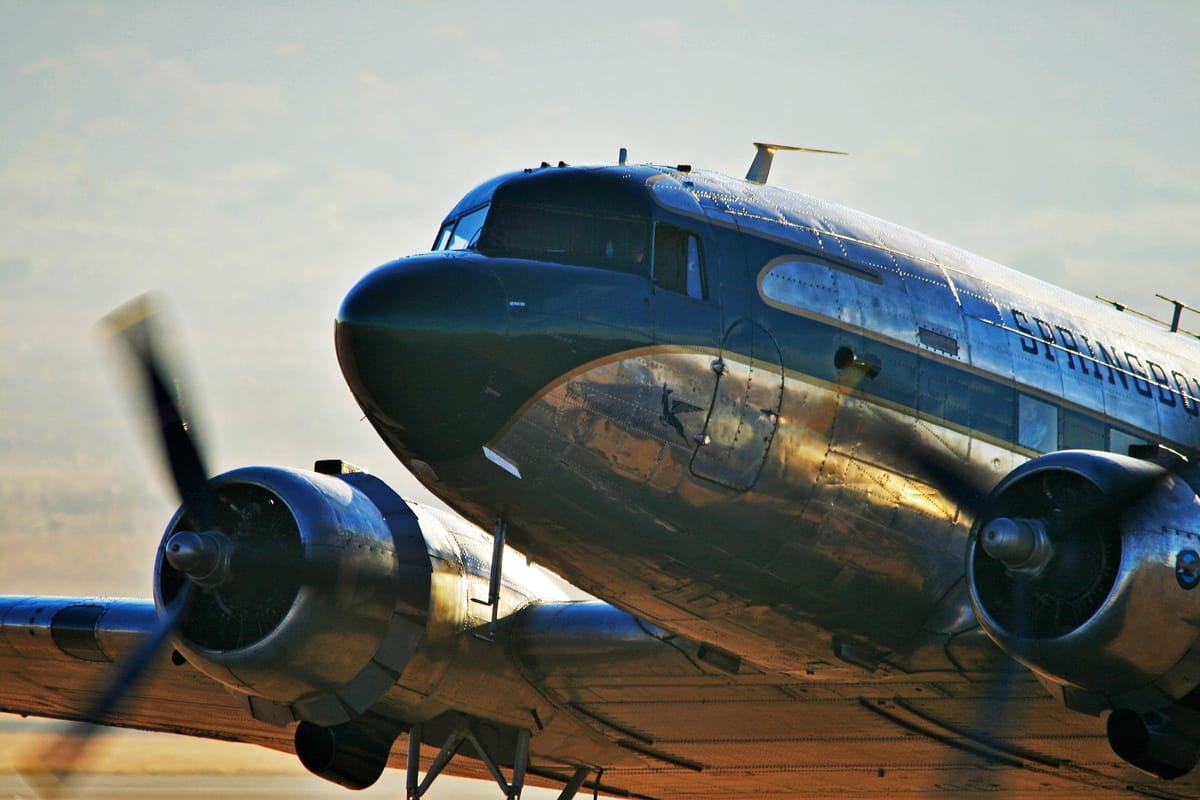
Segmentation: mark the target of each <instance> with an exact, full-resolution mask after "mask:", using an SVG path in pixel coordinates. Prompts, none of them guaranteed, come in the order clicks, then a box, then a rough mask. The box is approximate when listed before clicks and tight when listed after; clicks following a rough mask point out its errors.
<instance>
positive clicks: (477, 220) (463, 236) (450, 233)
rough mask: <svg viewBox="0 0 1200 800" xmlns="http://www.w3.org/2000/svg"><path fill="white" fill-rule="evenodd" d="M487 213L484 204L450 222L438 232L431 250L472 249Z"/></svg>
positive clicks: (477, 239)
mask: <svg viewBox="0 0 1200 800" xmlns="http://www.w3.org/2000/svg"><path fill="white" fill-rule="evenodd" d="M487 213H488V207H487V205H486V204H485V205H482V206H480V207H479V208H476V209H474V210H473V211H468V212H467V213H465V214H463V215H462V216H461V217H459V218H457V219H452V220H450V221H449V222H447V223H446V224H445V225H443V226H442V229H441V230H440V231H438V235H437V240H436V241H435V242H434V243H433V249H434V250H466V249H468V248H470V247H474V246H475V245H476V244H477V243H478V241H479V231H480V229H481V228H482V227H483V221H484V219H486V218H487Z"/></svg>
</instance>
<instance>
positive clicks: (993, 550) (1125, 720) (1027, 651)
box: [967, 451, 1200, 777]
mask: <svg viewBox="0 0 1200 800" xmlns="http://www.w3.org/2000/svg"><path fill="white" fill-rule="evenodd" d="M1196 475H1197V473H1196V471H1195V469H1194V467H1192V466H1190V465H1181V464H1180V463H1177V462H1176V463H1173V464H1172V465H1171V466H1170V467H1168V466H1164V463H1163V462H1161V461H1159V460H1140V459H1135V458H1131V457H1127V456H1120V455H1115V454H1112V453H1101V452H1091V451H1063V452H1058V453H1051V454H1049V455H1046V456H1042V457H1041V458H1037V459H1034V460H1032V461H1029V462H1028V463H1026V464H1024V465H1022V466H1021V467H1019V468H1017V469H1016V470H1014V471H1013V472H1012V473H1010V474H1009V475H1008V476H1007V477H1005V478H1004V480H1002V481H1001V482H1000V484H999V485H998V486H997V487H996V488H995V489H994V490H993V491H992V493H991V495H990V496H989V497H988V499H987V502H986V503H985V506H984V508H983V511H982V513H981V514H979V515H978V517H977V519H976V522H975V526H974V528H973V530H972V533H971V539H970V545H969V548H968V554H967V571H968V581H969V586H970V593H971V602H972V604H973V605H974V607H975V612H976V615H977V616H978V618H979V621H980V624H981V625H982V627H983V628H984V630H985V631H986V632H987V633H988V635H990V636H991V637H992V638H993V639H994V640H995V641H996V642H997V644H999V645H1000V647H1002V648H1003V649H1004V650H1005V651H1006V652H1008V653H1009V654H1010V655H1012V656H1013V657H1014V658H1016V659H1017V660H1018V661H1020V662H1021V663H1023V664H1025V665H1026V666H1028V667H1029V668H1030V669H1032V670H1034V671H1035V672H1037V673H1038V674H1040V675H1042V676H1044V677H1045V678H1048V679H1049V680H1050V681H1051V682H1054V683H1057V684H1059V685H1061V686H1062V687H1063V698H1064V700H1065V702H1066V703H1067V705H1068V706H1070V707H1072V708H1075V709H1077V710H1080V711H1087V712H1090V713H1096V714H1098V713H1100V712H1101V711H1104V710H1106V709H1116V710H1118V711H1119V712H1120V713H1118V714H1114V715H1113V717H1112V718H1111V719H1110V725H1109V730H1110V736H1109V738H1110V741H1111V742H1112V743H1113V746H1114V749H1115V750H1116V751H1117V753H1118V755H1121V757H1122V758H1125V759H1126V760H1127V761H1131V762H1132V763H1134V764H1135V765H1136V766H1139V767H1141V768H1142V769H1145V770H1147V771H1149V772H1153V773H1155V774H1158V775H1162V776H1164V777H1175V776H1178V775H1181V774H1183V773H1184V772H1187V771H1189V770H1190V769H1191V768H1192V767H1193V766H1194V765H1195V763H1196V761H1197V758H1198V757H1200V736H1194V735H1193V734H1200V728H1197V727H1196V726H1194V725H1182V724H1168V723H1167V722H1164V720H1167V721H1169V720H1170V719H1171V718H1176V719H1182V718H1183V717H1184V716H1185V715H1184V713H1183V711H1182V708H1183V705H1187V704H1190V703H1191V698H1190V697H1189V695H1191V696H1192V697H1195V695H1193V692H1195V691H1196V689H1197V686H1200V591H1193V590H1194V589H1195V588H1196V587H1197V586H1198V585H1200V498H1198V497H1197V491H1196V485H1197V481H1196ZM1180 701H1184V703H1183V704H1181V702H1180ZM1192 716H1194V714H1192ZM1156 752H1157V753H1158V755H1156ZM1181 753H1182V754H1183V755H1180V754H1181Z"/></svg>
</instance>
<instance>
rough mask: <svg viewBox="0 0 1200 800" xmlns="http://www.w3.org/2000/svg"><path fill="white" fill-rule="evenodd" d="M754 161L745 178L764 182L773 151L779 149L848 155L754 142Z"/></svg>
mask: <svg viewBox="0 0 1200 800" xmlns="http://www.w3.org/2000/svg"><path fill="white" fill-rule="evenodd" d="M754 147H755V150H756V152H755V153H754V161H753V162H752V163H751V164H750V171H749V172H747V173H746V180H748V181H750V182H751V183H766V182H767V176H768V175H770V174H771V163H772V162H773V161H774V160H775V153H777V152H778V151H780V150H791V151H794V152H797V153H823V154H825V155H830V156H848V155H850V154H849V153H843V152H842V151H841V150H818V149H817V148H815V147H794V146H793V145H790V144H767V143H765V142H755V143H754Z"/></svg>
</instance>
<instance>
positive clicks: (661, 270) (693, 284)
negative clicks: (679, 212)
mask: <svg viewBox="0 0 1200 800" xmlns="http://www.w3.org/2000/svg"><path fill="white" fill-rule="evenodd" d="M668 256H673V258H670V261H671V262H673V263H668ZM668 270H669V272H668ZM650 279H651V283H653V285H654V286H655V287H656V288H659V289H665V290H667V291H669V292H673V293H675V294H679V295H683V296H685V297H690V298H692V299H693V300H707V299H708V284H707V280H706V276H705V270H704V250H703V245H702V243H701V241H700V236H699V235H698V234H697V233H696V232H695V231H692V230H689V229H687V228H681V227H680V226H678V225H673V224H671V223H669V222H655V223H654V244H653V253H652V257H651V271H650Z"/></svg>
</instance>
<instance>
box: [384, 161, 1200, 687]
mask: <svg viewBox="0 0 1200 800" xmlns="http://www.w3.org/2000/svg"><path fill="white" fill-rule="evenodd" d="M640 169H641V170H642V172H645V173H647V174H646V175H644V176H643V175H640V174H639V173H638V172H637V171H634V172H633V177H634V178H639V177H640V178H644V181H645V186H646V190H647V191H648V192H649V193H650V195H651V197H652V198H653V201H654V203H655V204H656V208H658V209H660V210H662V211H663V212H664V213H669V214H671V215H674V216H675V218H682V219H688V220H693V221H694V222H695V224H696V225H697V226H700V227H702V228H703V229H704V230H705V231H706V233H705V235H706V238H708V239H714V240H715V239H719V238H722V237H724V238H725V239H726V240H727V241H728V240H730V239H735V240H736V241H737V242H740V244H739V245H735V246H732V247H730V246H724V247H720V248H718V247H711V246H710V248H709V257H708V263H707V265H706V268H707V269H708V278H707V280H708V284H709V286H710V288H711V292H710V294H711V298H712V299H711V300H710V301H709V304H710V305H711V304H712V302H714V301H715V303H716V305H717V306H718V307H719V314H718V315H717V316H716V317H714V318H709V319H711V322H709V323H707V324H710V325H711V326H712V327H713V337H712V339H711V345H709V346H704V345H701V346H697V345H696V344H695V343H694V342H695V337H694V336H692V337H691V339H690V341H689V343H686V344H683V343H681V339H680V338H679V337H676V336H675V335H674V333H673V329H672V327H671V326H670V325H668V324H664V323H665V320H666V319H667V316H668V315H669V314H675V315H676V316H683V317H686V314H687V309H686V308H683V309H682V310H680V308H681V307H683V306H686V305H687V304H689V303H693V304H696V305H700V304H702V303H703V302H704V301H702V300H700V299H691V298H686V297H685V298H679V297H670V296H668V295H667V293H665V292H662V291H661V290H659V291H655V290H654V289H653V288H651V290H650V291H649V293H648V297H647V299H646V309H647V311H646V318H645V325H648V326H649V327H650V328H651V329H653V337H652V341H651V342H649V343H647V344H646V345H645V346H640V347H634V348H630V349H627V350H622V351H619V352H614V353H611V354H609V355H607V356H605V357H601V358H597V359H593V360H589V361H587V362H585V363H581V364H578V365H576V366H574V368H573V369H571V370H570V371H569V372H567V373H565V374H562V375H560V376H559V377H558V378H557V379H555V380H553V381H551V382H549V383H547V384H546V385H544V386H543V387H542V388H541V389H540V390H539V391H538V392H536V394H535V395H534V396H532V397H531V398H529V399H528V400H527V401H526V402H524V404H523V405H521V407H520V408H519V409H518V410H517V412H516V413H515V414H513V415H512V416H511V417H510V418H509V419H508V421H507V423H506V424H505V425H504V426H503V427H502V428H501V429H500V430H499V431H498V432H497V433H495V434H494V435H493V436H491V437H490V439H489V440H488V442H487V443H486V445H485V446H484V447H483V448H482V449H481V450H478V451H476V454H474V455H468V456H466V457H463V458H457V459H453V460H450V461H447V462H445V463H437V464H433V465H430V464H428V463H425V462H424V461H422V460H419V459H417V460H414V459H412V458H408V459H407V460H408V463H409V464H410V466H412V467H414V471H415V472H416V473H417V474H418V476H421V477H423V478H424V479H425V480H427V481H428V482H429V484H430V488H432V489H433V490H434V491H435V492H437V493H438V494H439V495H441V496H442V497H443V498H444V499H445V500H446V501H447V502H448V503H450V504H451V505H452V506H454V507H455V508H456V509H457V510H459V511H460V512H462V513H464V514H465V515H466V516H468V517H469V518H471V519H472V520H473V521H475V522H476V523H477V524H480V525H489V524H491V522H492V521H493V520H494V519H495V518H497V517H503V518H504V519H505V520H506V521H507V522H508V525H509V541H510V542H511V543H512V544H514V545H515V546H516V547H518V548H520V549H522V550H524V551H525V552H526V553H527V555H528V556H530V557H531V558H533V559H535V560H538V561H540V562H543V563H546V564H548V565H550V566H552V567H553V568H554V569H556V570H558V571H559V572H561V573H562V574H563V575H564V576H565V577H566V578H568V579H569V580H570V581H572V582H573V583H575V584H577V585H579V586H580V587H582V588H584V589H586V590H589V591H591V592H594V593H596V594H597V595H598V596H601V597H603V598H605V599H606V600H609V601H611V602H613V603H615V604H617V605H620V606H622V607H624V608H626V609H629V610H631V611H633V612H634V613H637V614H639V615H641V616H643V617H645V618H647V619H651V620H653V621H655V622H656V623H658V624H661V625H664V626H666V627H669V628H670V629H672V630H675V631H678V632H680V633H682V634H685V635H687V636H690V637H692V638H694V639H697V640H699V641H702V642H707V643H709V644H710V645H712V646H714V647H716V648H720V649H722V650H725V651H728V652H729V653H731V654H735V655H736V656H738V657H740V658H743V659H745V660H746V661H748V662H751V663H754V664H757V665H759V666H760V667H765V668H769V669H773V670H782V671H786V672H790V673H795V674H800V675H806V676H811V677H816V678H820V677H833V676H837V675H841V674H845V671H846V670H847V669H850V670H854V671H855V672H857V673H859V674H861V668H862V667H867V668H869V669H875V668H878V667H888V666H891V667H895V668H899V669H902V670H905V671H924V670H937V671H940V670H954V671H963V670H968V671H969V670H972V669H976V668H989V667H990V666H992V665H993V664H994V661H993V658H994V656H995V652H996V651H995V650H994V649H993V648H992V646H991V644H990V642H989V641H988V640H987V639H986V637H984V636H983V635H982V633H981V632H980V630H979V628H978V626H977V623H976V622H975V619H974V615H973V613H972V611H971V608H970V604H969V601H968V597H967V592H966V589H965V586H964V580H963V578H964V562H965V559H964V554H965V551H966V547H967V538H968V533H969V530H970V526H971V522H972V519H971V515H970V512H969V510H967V509H964V508H960V501H961V497H954V496H947V494H946V493H945V492H944V491H942V490H941V489H940V488H939V487H940V486H941V485H943V482H939V481H938V480H937V475H936V474H934V473H932V472H931V469H930V466H929V465H930V461H931V459H933V460H936V461H938V462H939V463H940V464H941V467H940V469H941V470H942V471H946V470H949V471H954V472H957V473H960V474H961V475H963V476H964V477H965V478H969V480H970V482H971V483H972V484H973V485H976V486H982V487H984V488H985V489H986V487H989V486H991V485H993V484H994V483H996V482H997V481H998V480H999V479H1000V478H1001V477H1002V476H1004V475H1005V474H1007V473H1008V472H1009V471H1011V470H1012V469H1013V468H1015V467H1016V466H1017V465H1019V464H1020V463H1022V462H1024V461H1025V460H1027V459H1029V458H1031V457H1033V456H1036V455H1038V454H1040V453H1042V452H1047V451H1051V450H1057V449H1068V448H1077V447H1078V448H1086V449H1092V450H1106V449H1112V450H1118V451H1124V450H1125V449H1126V448H1127V447H1128V445H1129V444H1133V443H1139V442H1159V443H1163V444H1165V445H1167V446H1169V447H1171V448H1173V449H1176V450H1179V451H1182V452H1185V453H1190V452H1194V451H1196V450H1198V449H1200V425H1197V421H1198V418H1197V414H1198V412H1200V401H1198V400H1197V399H1196V398H1197V397H1198V396H1200V383H1198V382H1197V376H1196V373H1195V371H1194V368H1193V366H1192V365H1194V364H1196V363H1198V362H1200V359H1198V358H1197V356H1200V345H1198V344H1197V342H1195V340H1194V339H1192V338H1191V337H1186V336H1184V335H1180V334H1173V333H1170V332H1168V331H1166V330H1164V329H1162V328H1160V327H1158V326H1155V325H1153V324H1150V323H1147V322H1144V321H1141V320H1138V319H1135V318H1133V317H1131V316H1129V315H1123V314H1120V313H1118V312H1116V311H1115V310H1113V309H1111V308H1108V307H1106V306H1104V305H1102V304H1099V303H1097V302H1095V301H1090V300H1085V299H1083V298H1080V297H1077V296H1075V295H1072V294H1070V293H1068V292H1065V291H1063V290H1061V289H1058V288H1055V287H1053V286H1051V285H1049V284H1046V283H1044V282H1041V281H1038V280H1036V279H1033V278H1029V277H1027V276H1024V275H1020V274H1018V273H1016V272H1013V271H1011V270H1008V269H1006V268H1004V267H1002V266H1000V265H998V264H995V263H993V262H989V261H986V260H984V259H981V258H978V257H975V256H972V255H970V254H968V253H966V252H964V251H962V250H959V249H956V248H953V247H951V246H948V245H946V244H943V243H941V242H938V241H935V240H933V239H930V238H927V237H924V236H921V235H919V234H916V233H913V232H911V231H907V230H905V229H902V228H899V227H896V226H893V225H891V224H889V223H885V222H883V221H881V220H877V219H874V218H871V217H868V216H865V215H862V214H860V213H858V212H854V211H851V210H848V209H844V208H840V207H838V206H835V205H831V204H827V203H823V202H821V201H817V200H814V199H812V198H808V197H805V196H802V195H798V194H794V193H791V192H786V191H782V190H778V189H775V188H772V187H765V186H754V185H751V184H747V183H746V182H744V181H738V180H734V179H729V178H725V177H722V176H719V175H714V174H710V173H699V172H678V171H675V170H668V169H653V170H652V169H647V168H640ZM762 254H766V255H762ZM460 258H464V259H467V260H468V261H470V260H472V259H475V258H478V259H479V261H480V264H479V268H480V269H491V270H492V271H493V272H494V274H495V275H496V276H497V277H498V279H499V281H500V283H502V284H504V285H505V289H506V292H507V300H508V318H507V325H508V326H509V329H510V330H512V331H518V330H522V329H523V328H522V326H525V325H528V326H531V327H534V326H536V325H537V322H536V321H537V320H539V319H542V318H549V317H552V316H554V317H556V318H557V319H558V320H559V322H558V323H557V324H559V325H566V326H568V327H569V324H570V323H569V321H568V322H565V323H564V322H563V321H562V320H563V319H564V318H569V317H570V316H571V313H578V315H579V316H580V317H581V318H585V319H586V320H587V321H588V324H593V323H594V322H595V320H596V319H603V317H604V313H605V312H604V308H603V306H602V305H599V306H598V307H593V308H588V307H586V304H583V305H582V307H581V309H580V310H579V311H578V312H564V311H563V309H561V308H551V307H549V304H552V303H554V302H555V301H556V298H555V297H554V296H547V297H546V298H544V299H543V298H540V297H539V296H538V294H537V293H536V292H524V291H522V290H521V289H520V288H519V282H516V281H509V280H506V265H505V264H503V263H495V264H490V265H489V263H488V262H489V261H490V260H489V259H485V258H484V257H482V256H472V255H466V256H460ZM553 269H558V270H562V269H570V268H563V267H558V266H554V267H553ZM539 304H542V305H539ZM671 304H674V305H673V306H671ZM669 306H670V307H669ZM630 319H631V317H630V315H629V314H628V313H626V314H624V315H623V316H622V317H621V322H619V323H615V324H617V325H626V326H637V325H640V324H642V322H641V321H639V320H638V319H637V318H636V315H635V316H634V318H633V319H634V322H633V323H631V322H630V321H629V320H630ZM702 326H703V325H702ZM364 407H365V408H367V409H368V413H370V412H371V406H370V404H369V403H365V404H364ZM385 438H387V434H386V433H385ZM400 444H401V446H399V447H397V450H398V452H401V453H402V455H403V454H404V452H403V451H404V448H403V443H402V442H401V443H400ZM914 452H915V453H919V454H920V455H919V457H913V458H906V454H910V453H914Z"/></svg>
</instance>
